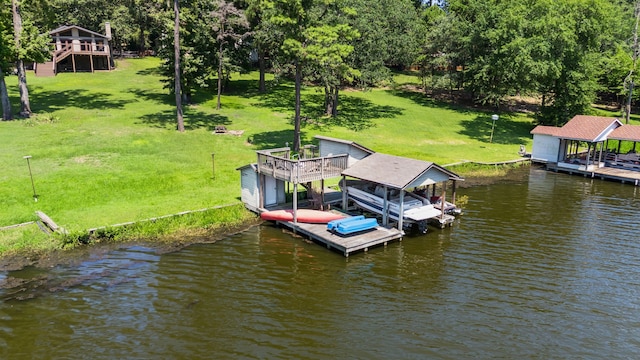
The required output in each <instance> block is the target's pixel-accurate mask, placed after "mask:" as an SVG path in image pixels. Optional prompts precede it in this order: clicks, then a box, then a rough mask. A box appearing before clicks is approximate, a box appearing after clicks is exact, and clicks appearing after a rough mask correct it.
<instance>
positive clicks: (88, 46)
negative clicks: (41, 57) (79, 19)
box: [53, 41, 109, 61]
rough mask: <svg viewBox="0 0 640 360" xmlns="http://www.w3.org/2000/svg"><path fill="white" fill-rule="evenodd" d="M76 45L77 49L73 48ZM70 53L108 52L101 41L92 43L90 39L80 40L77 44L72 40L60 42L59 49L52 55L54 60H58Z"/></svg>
mask: <svg viewBox="0 0 640 360" xmlns="http://www.w3.org/2000/svg"><path fill="white" fill-rule="evenodd" d="M76 45H79V50H75V49H76ZM94 45H95V46H94ZM72 53H76V54H95V55H108V54H109V52H108V51H107V47H106V46H105V44H103V43H102V42H96V43H93V42H91V41H81V42H80V43H79V44H74V43H72V42H69V41H65V42H63V43H62V46H61V47H60V49H59V50H56V51H55V52H54V54H53V56H54V59H55V60H56V61H60V60H62V59H64V58H66V57H67V56H69V54H72Z"/></svg>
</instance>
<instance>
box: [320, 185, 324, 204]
mask: <svg viewBox="0 0 640 360" xmlns="http://www.w3.org/2000/svg"><path fill="white" fill-rule="evenodd" d="M320 210H324V178H322V179H320Z"/></svg>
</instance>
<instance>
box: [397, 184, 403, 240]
mask: <svg viewBox="0 0 640 360" xmlns="http://www.w3.org/2000/svg"><path fill="white" fill-rule="evenodd" d="M403 218H404V189H401V190H400V208H399V211H398V230H400V231H402V225H403V224H402V223H403V220H404V219H403Z"/></svg>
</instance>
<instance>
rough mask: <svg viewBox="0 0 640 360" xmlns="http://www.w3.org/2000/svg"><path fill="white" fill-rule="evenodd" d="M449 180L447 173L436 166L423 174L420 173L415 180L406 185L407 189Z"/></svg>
mask: <svg viewBox="0 0 640 360" xmlns="http://www.w3.org/2000/svg"><path fill="white" fill-rule="evenodd" d="M448 180H449V175H447V174H445V173H443V172H442V171H440V170H438V169H437V168H431V169H429V170H428V171H427V172H425V173H424V174H422V175H420V176H419V177H418V178H417V179H416V180H415V181H413V182H412V183H411V184H409V185H408V186H407V189H411V188H414V187H418V186H426V185H432V184H436V183H441V182H445V181H448Z"/></svg>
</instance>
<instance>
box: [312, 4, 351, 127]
mask: <svg viewBox="0 0 640 360" xmlns="http://www.w3.org/2000/svg"><path fill="white" fill-rule="evenodd" d="M310 15H311V16H312V19H313V25H312V26H309V28H308V29H307V30H305V31H304V37H305V39H306V43H307V46H306V48H305V49H304V57H305V59H306V63H307V66H308V67H309V69H310V70H311V71H308V72H311V73H312V76H311V78H312V79H313V80H315V81H316V82H319V83H320V84H321V85H322V86H323V87H324V94H325V98H324V108H325V114H326V115H330V116H336V115H337V112H338V93H339V89H340V86H341V85H342V83H343V82H345V81H346V82H348V83H352V82H353V81H354V79H355V78H356V77H358V76H359V75H360V72H359V71H358V70H356V69H354V68H352V67H351V66H350V64H349V63H348V62H347V59H348V57H349V55H350V54H351V53H352V52H353V45H352V43H353V41H354V40H355V39H357V38H358V37H359V36H360V34H359V33H358V31H357V30H355V29H353V28H352V26H351V25H350V24H349V23H348V21H349V20H350V18H351V17H353V16H355V15H356V13H355V10H354V9H353V8H351V7H348V6H346V1H343V0H333V1H324V2H320V3H318V4H317V5H316V6H314V7H313V8H312V11H311V12H310Z"/></svg>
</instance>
